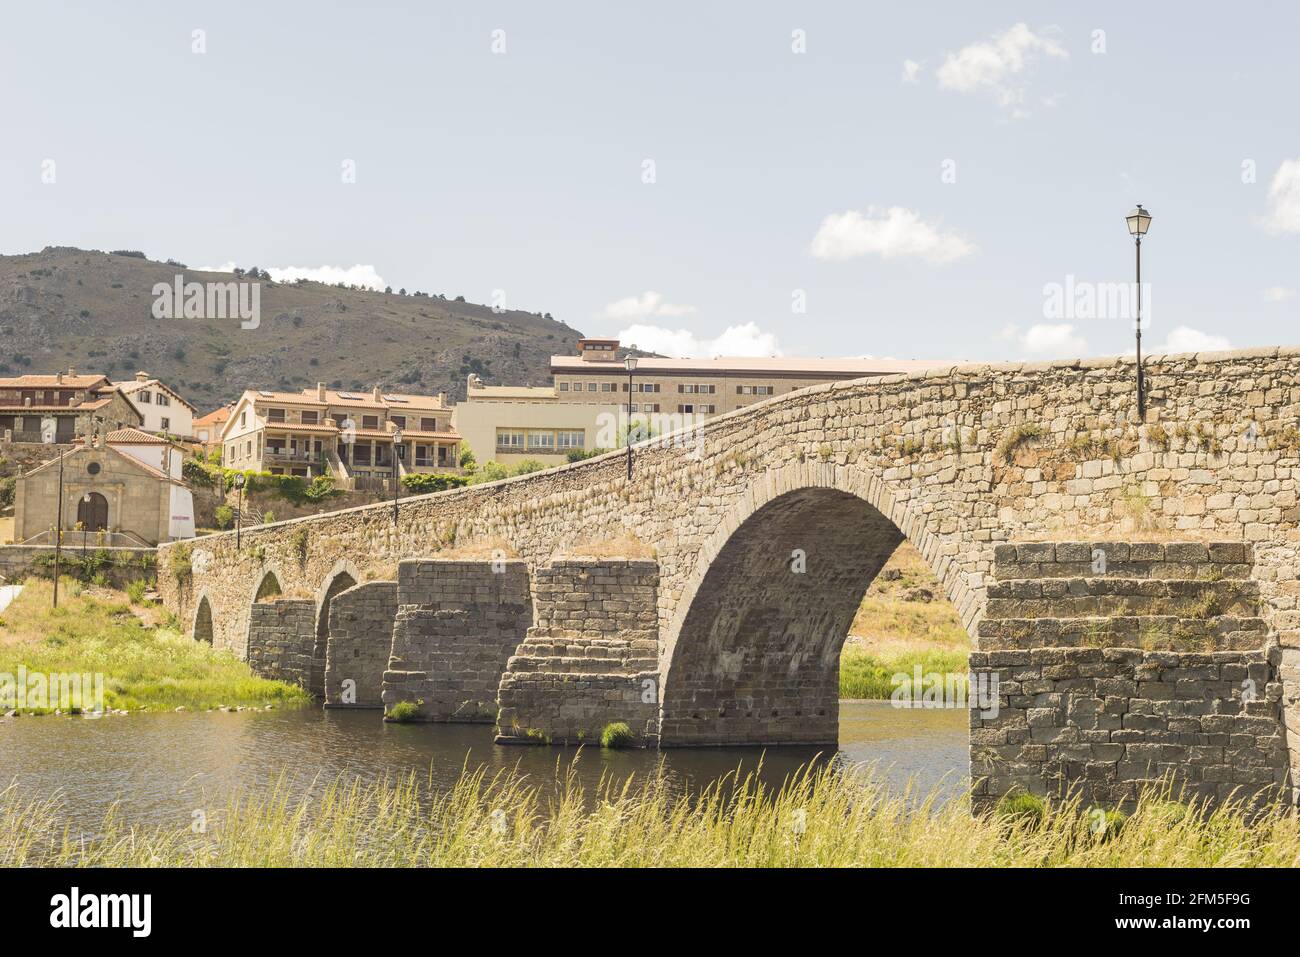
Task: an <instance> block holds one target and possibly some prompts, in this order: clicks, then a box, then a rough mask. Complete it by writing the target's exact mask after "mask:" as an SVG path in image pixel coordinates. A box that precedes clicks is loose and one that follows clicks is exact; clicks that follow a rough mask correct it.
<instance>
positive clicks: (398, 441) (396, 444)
mask: <svg viewBox="0 0 1300 957" xmlns="http://www.w3.org/2000/svg"><path fill="white" fill-rule="evenodd" d="M401 447H402V430H401V429H394V430H393V524H394V525H396V524H397V493H398V490H399V489H400V488H401V483H400V482H399V481H398V480H397V453H398V449H400V448H401Z"/></svg>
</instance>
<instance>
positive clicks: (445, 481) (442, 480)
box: [402, 472, 469, 494]
mask: <svg viewBox="0 0 1300 957" xmlns="http://www.w3.org/2000/svg"><path fill="white" fill-rule="evenodd" d="M468 484H469V478H468V477H466V476H464V475H452V474H450V473H447V472H409V473H407V474H406V475H403V476H402V488H404V489H406V490H407V491H408V492H413V493H416V494H422V493H425V492H441V491H443V490H445V489H449V488H461V487H462V486H465V485H468Z"/></svg>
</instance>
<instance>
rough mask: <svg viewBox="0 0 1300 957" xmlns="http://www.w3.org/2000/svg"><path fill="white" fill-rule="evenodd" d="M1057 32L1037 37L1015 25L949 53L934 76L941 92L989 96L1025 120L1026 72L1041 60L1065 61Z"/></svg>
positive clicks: (1049, 29) (1066, 53) (1025, 28)
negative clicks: (985, 93)
mask: <svg viewBox="0 0 1300 957" xmlns="http://www.w3.org/2000/svg"><path fill="white" fill-rule="evenodd" d="M1058 33H1059V31H1057V30H1055V29H1054V28H1047V29H1044V30H1042V31H1040V32H1039V33H1035V32H1034V31H1032V30H1030V29H1029V27H1028V26H1027V25H1026V24H1024V23H1017V24H1015V25H1014V26H1013V27H1011V28H1010V29H1009V30H1007V31H1006V32H1004V33H1000V34H994V36H993V37H992V39H991V40H987V41H982V42H979V43H972V44H970V45H969V46H965V47H962V48H961V50H959V51H958V52H957V53H950V54H949V55H948V57H947V58H946V59H945V60H944V61H943V63H942V64H941V65H940V67H939V70H938V72H937V73H936V76H937V77H938V80H939V88H940V89H941V90H953V91H955V92H957V93H975V92H979V91H988V92H991V93H992V94H993V95H994V96H995V97H996V98H997V101H998V104H999V105H1000V106H1003V107H1007V108H1011V109H1012V110H1013V115H1015V116H1017V117H1019V116H1026V115H1028V114H1026V113H1025V111H1024V110H1023V109H1021V108H1020V104H1021V103H1023V102H1024V99H1025V91H1026V87H1027V80H1028V76H1027V74H1028V72H1029V71H1030V70H1031V69H1032V68H1033V67H1034V66H1035V65H1036V64H1037V63H1038V61H1039V60H1040V59H1041V58H1043V57H1050V58H1055V59H1062V60H1064V59H1068V58H1069V56H1070V54H1069V53H1068V52H1067V51H1066V49H1065V48H1064V47H1063V46H1061V44H1060V43H1058V42H1057V40H1056V36H1057V35H1058Z"/></svg>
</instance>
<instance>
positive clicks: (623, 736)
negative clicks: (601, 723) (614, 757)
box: [600, 721, 632, 748]
mask: <svg viewBox="0 0 1300 957" xmlns="http://www.w3.org/2000/svg"><path fill="white" fill-rule="evenodd" d="M631 744H632V729H631V728H629V727H628V726H627V722H626V721H611V722H610V723H609V724H607V725H605V727H604V728H602V729H601V732H600V746H601V747H602V748H626V747H630V746H631Z"/></svg>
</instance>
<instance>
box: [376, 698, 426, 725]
mask: <svg viewBox="0 0 1300 957" xmlns="http://www.w3.org/2000/svg"><path fill="white" fill-rule="evenodd" d="M419 715H420V706H419V705H418V704H416V703H415V702H414V701H399V702H397V704H395V705H393V707H392V708H391V709H390V710H389V712H388V714H386V715H384V720H385V721H392V722H394V723H396V724H405V723H406V722H408V721H414V720H415V719H416V718H417V717H419Z"/></svg>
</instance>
